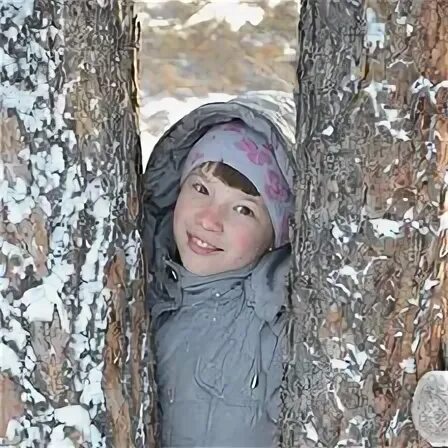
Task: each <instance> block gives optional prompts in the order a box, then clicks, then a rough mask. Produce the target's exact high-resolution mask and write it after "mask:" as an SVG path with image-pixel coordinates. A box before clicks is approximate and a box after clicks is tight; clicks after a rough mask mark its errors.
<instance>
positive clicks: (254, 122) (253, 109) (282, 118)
mask: <svg viewBox="0 0 448 448" xmlns="http://www.w3.org/2000/svg"><path fill="white" fill-rule="evenodd" d="M237 118H239V119H241V120H243V121H244V122H245V123H246V124H247V125H248V126H250V127H251V128H252V129H254V130H256V131H258V132H260V133H262V134H263V135H264V136H265V137H266V139H267V140H268V141H269V143H271V144H272V146H273V148H274V150H275V157H276V159H277V162H278V164H279V166H280V168H281V169H282V171H284V172H285V173H286V172H290V171H291V170H292V172H293V174H294V173H296V172H297V169H296V166H295V162H294V159H293V157H292V153H293V151H292V150H293V148H294V141H295V125H296V113H295V105H294V100H293V96H292V94H290V93H285V92H280V91H258V92H248V93H246V94H244V95H241V96H238V97H236V98H234V99H232V100H230V101H228V102H225V103H209V104H206V105H203V106H201V107H199V108H197V109H195V110H193V111H192V112H191V113H189V114H188V115H186V116H185V117H184V118H182V119H181V120H179V121H178V122H177V123H175V124H174V125H173V126H172V127H171V128H170V129H169V130H168V131H167V132H165V134H164V135H163V136H162V137H161V139H160V140H159V141H158V143H157V144H156V146H155V147H154V150H153V152H152V154H151V157H150V158H149V161H148V165H147V167H146V171H145V174H144V176H143V189H144V203H143V206H144V236H143V240H144V241H145V252H146V254H145V255H146V260H148V263H149V266H148V269H149V273H150V274H152V275H153V274H154V273H155V272H161V271H162V270H164V269H165V265H164V261H163V260H164V259H165V258H172V257H173V256H174V252H175V244H174V238H173V235H172V228H171V227H172V215H173V211H174V206H175V203H176V200H177V197H178V194H179V189H180V188H179V187H180V176H181V172H182V165H183V163H184V161H185V159H186V157H187V155H188V152H189V151H190V149H191V147H192V145H193V144H194V143H195V142H196V141H197V140H198V139H199V138H201V137H202V136H203V135H204V134H205V132H206V131H207V130H208V129H209V128H210V127H212V126H214V125H216V124H218V123H224V122H227V121H231V120H233V119H237ZM291 191H294V190H293V188H291ZM152 275H151V276H152Z"/></svg>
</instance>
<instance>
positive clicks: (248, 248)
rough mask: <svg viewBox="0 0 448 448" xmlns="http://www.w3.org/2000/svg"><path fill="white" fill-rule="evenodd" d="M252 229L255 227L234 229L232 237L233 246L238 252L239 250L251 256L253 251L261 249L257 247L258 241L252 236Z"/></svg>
mask: <svg viewBox="0 0 448 448" xmlns="http://www.w3.org/2000/svg"><path fill="white" fill-rule="evenodd" d="M254 230H255V229H252V228H241V229H235V232H234V238H233V241H234V244H235V248H236V249H237V250H238V252H241V253H242V254H243V256H244V255H246V256H251V255H253V254H254V252H258V251H259V250H261V249H260V248H259V246H260V241H259V240H258V239H256V238H254Z"/></svg>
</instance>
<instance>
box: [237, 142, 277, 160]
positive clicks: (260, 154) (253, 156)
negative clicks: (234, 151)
mask: <svg viewBox="0 0 448 448" xmlns="http://www.w3.org/2000/svg"><path fill="white" fill-rule="evenodd" d="M235 146H236V147H237V148H238V149H240V150H241V151H244V152H245V153H246V155H247V158H248V159H249V160H250V161H251V162H252V163H253V164H255V165H260V166H263V165H271V163H272V156H271V154H269V153H268V152H266V151H261V150H260V148H259V147H258V145H257V144H256V143H255V142H254V141H253V140H252V139H250V138H247V137H244V138H243V139H242V140H240V141H239V142H237V143H235Z"/></svg>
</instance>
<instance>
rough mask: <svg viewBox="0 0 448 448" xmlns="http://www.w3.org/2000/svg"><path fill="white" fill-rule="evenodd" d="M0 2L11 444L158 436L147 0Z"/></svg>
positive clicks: (0, 228)
mask: <svg viewBox="0 0 448 448" xmlns="http://www.w3.org/2000/svg"><path fill="white" fill-rule="evenodd" d="M0 10H1V20H0V23H1V28H2V38H1V46H0V61H1V74H2V78H1V85H0V102H1V114H2V115H1V122H0V126H1V128H0V131H1V133H0V135H1V146H2V151H1V157H0V212H1V215H2V217H1V218H2V219H1V220H0V291H1V296H0V322H1V324H0V329H1V330H0V333H1V336H2V337H1V342H0V403H1V408H2V409H1V412H0V437H3V439H2V443H3V444H5V445H7V446H8V445H14V446H20V447H37V446H51V447H57V448H60V447H75V446H83V447H103V446H119V447H131V446H149V445H151V444H152V443H153V438H154V435H153V429H152V426H151V425H152V424H153V416H154V408H153V403H154V400H153V387H152V384H153V373H152V365H151V363H150V362H149V360H150V357H149V355H150V353H149V352H148V346H149V345H148V334H147V329H148V315H147V311H146V309H145V306H144V270H143V264H142V256H141V239H140V232H139V220H140V184H139V179H138V174H139V173H140V170H141V161H140V147H139V139H138V133H137V131H138V130H137V125H136V123H137V116H136V102H137V85H136V79H135V77H136V73H135V66H136V61H135V57H136V48H137V41H138V36H137V30H138V28H137V26H136V24H135V22H134V20H133V5H132V3H131V2H121V1H118V0H117V1H112V2H98V3H96V2H92V1H86V0H83V1H76V0H69V1H65V2H56V1H53V0H41V1H33V0H6V1H4V2H3V3H2V5H1V6H0Z"/></svg>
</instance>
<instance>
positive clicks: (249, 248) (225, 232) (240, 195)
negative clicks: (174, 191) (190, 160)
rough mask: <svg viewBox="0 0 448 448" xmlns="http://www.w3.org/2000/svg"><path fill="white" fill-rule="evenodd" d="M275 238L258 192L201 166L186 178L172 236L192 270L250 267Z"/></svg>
mask: <svg viewBox="0 0 448 448" xmlns="http://www.w3.org/2000/svg"><path fill="white" fill-rule="evenodd" d="M273 237H274V235H273V229H272V224H271V220H270V217H269V213H268V211H267V208H266V206H265V205H264V202H263V199H262V198H261V197H260V196H257V197H255V196H250V195H248V194H246V193H244V192H242V191H240V190H238V189H235V188H232V187H229V186H227V185H225V184H224V183H223V182H221V181H220V180H219V179H218V178H216V177H214V176H213V175H212V174H203V173H201V171H200V170H199V169H197V170H194V171H193V172H192V173H191V174H190V175H189V176H188V177H187V179H186V180H185V182H184V184H183V186H182V189H181V191H180V194H179V197H178V199H177V203H176V208H175V210H174V239H175V241H176V244H177V248H178V250H179V254H180V258H181V260H182V263H183V265H184V267H185V268H186V269H188V270H189V271H190V272H192V273H194V274H197V275H211V274H218V273H221V272H226V271H230V270H234V269H239V268H242V267H244V266H247V265H249V264H251V263H252V262H254V261H256V260H257V259H258V258H260V257H261V256H262V255H263V254H264V253H265V252H266V250H267V249H268V248H269V247H270V246H271V245H272V242H273Z"/></svg>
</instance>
